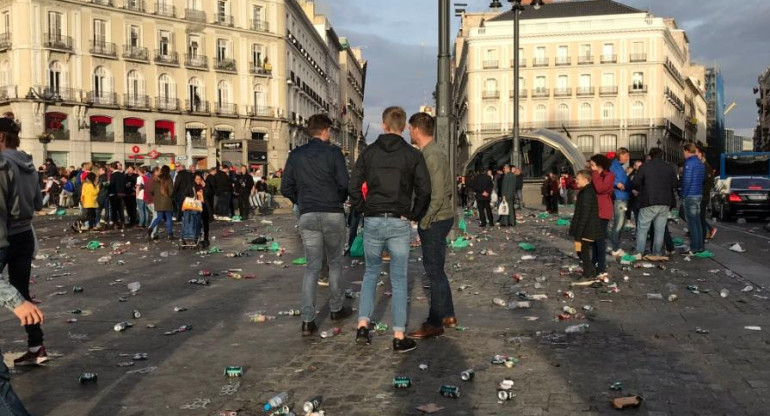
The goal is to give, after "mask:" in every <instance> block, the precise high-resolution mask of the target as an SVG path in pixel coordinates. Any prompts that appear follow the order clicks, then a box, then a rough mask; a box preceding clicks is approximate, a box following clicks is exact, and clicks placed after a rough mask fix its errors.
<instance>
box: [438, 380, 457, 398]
mask: <svg viewBox="0 0 770 416" xmlns="http://www.w3.org/2000/svg"><path fill="white" fill-rule="evenodd" d="M438 392H439V394H441V395H442V396H444V397H447V398H450V399H457V398H459V397H460V388H459V387H457V386H449V385H446V384H445V385H443V386H441V388H439V390H438Z"/></svg>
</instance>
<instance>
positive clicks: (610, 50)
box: [602, 43, 615, 59]
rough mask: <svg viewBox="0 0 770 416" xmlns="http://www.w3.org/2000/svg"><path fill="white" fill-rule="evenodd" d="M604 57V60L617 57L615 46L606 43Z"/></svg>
mask: <svg viewBox="0 0 770 416" xmlns="http://www.w3.org/2000/svg"><path fill="white" fill-rule="evenodd" d="M602 55H604V59H611V58H612V57H613V56H614V55H615V44H614V43H605V44H604V47H603V48H602Z"/></svg>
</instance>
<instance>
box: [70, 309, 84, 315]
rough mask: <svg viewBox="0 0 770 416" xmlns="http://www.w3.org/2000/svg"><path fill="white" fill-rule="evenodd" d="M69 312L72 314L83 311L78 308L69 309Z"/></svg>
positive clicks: (78, 313)
mask: <svg viewBox="0 0 770 416" xmlns="http://www.w3.org/2000/svg"><path fill="white" fill-rule="evenodd" d="M70 313H71V314H73V315H80V314H81V313H83V311H81V310H80V309H73V310H72V311H70Z"/></svg>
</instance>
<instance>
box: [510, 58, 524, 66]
mask: <svg viewBox="0 0 770 416" xmlns="http://www.w3.org/2000/svg"><path fill="white" fill-rule="evenodd" d="M513 64H514V62H513V59H511V68H513ZM526 66H527V58H519V68H524V67H526Z"/></svg>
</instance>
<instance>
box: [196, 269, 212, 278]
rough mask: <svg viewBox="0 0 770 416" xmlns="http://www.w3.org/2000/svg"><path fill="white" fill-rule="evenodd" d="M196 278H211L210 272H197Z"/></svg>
mask: <svg viewBox="0 0 770 416" xmlns="http://www.w3.org/2000/svg"><path fill="white" fill-rule="evenodd" d="M198 276H202V277H209V276H211V270H205V269H204V270H201V271H199V272H198Z"/></svg>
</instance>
